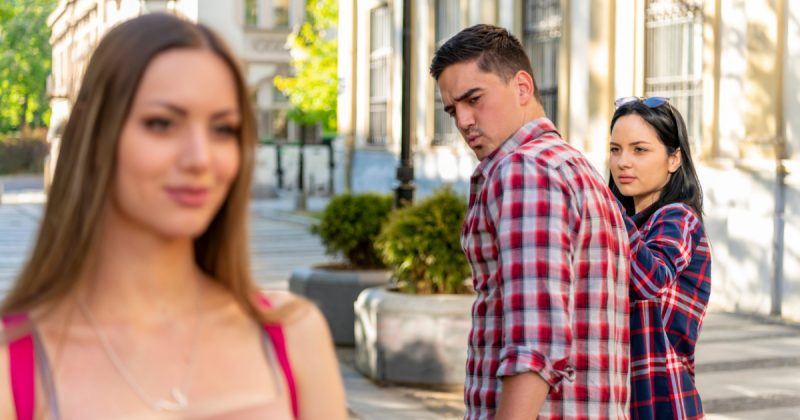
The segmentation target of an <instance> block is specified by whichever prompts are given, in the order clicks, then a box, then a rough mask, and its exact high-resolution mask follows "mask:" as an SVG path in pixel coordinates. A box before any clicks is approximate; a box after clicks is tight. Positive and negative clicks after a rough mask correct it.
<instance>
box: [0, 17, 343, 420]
mask: <svg viewBox="0 0 800 420" xmlns="http://www.w3.org/2000/svg"><path fill="white" fill-rule="evenodd" d="M250 102H251V96H250V93H249V92H248V91H247V89H246V85H245V82H244V79H243V77H242V74H241V72H240V70H239V67H238V65H237V60H236V58H234V57H233V56H232V54H231V53H230V52H229V50H228V49H227V48H226V47H225V46H224V45H223V43H222V42H221V41H220V39H219V38H218V37H217V36H216V35H215V34H214V33H213V32H211V31H210V30H209V29H208V28H206V27H204V26H202V25H196V24H193V23H191V22H188V21H184V20H181V19H178V18H176V17H172V16H169V15H146V16H142V17H138V18H136V19H133V20H130V21H128V22H125V23H123V24H121V25H119V26H118V27H116V28H114V29H113V30H111V31H110V32H109V33H108V34H107V35H106V36H105V38H103V40H102V41H101V42H100V44H99V45H98V47H97V49H96V51H95V53H94V55H93V56H92V59H91V61H90V63H89V65H88V67H87V69H86V73H85V77H84V80H83V84H82V86H81V89H80V92H79V94H78V97H77V100H76V102H75V105H74V108H73V111H72V115H71V116H70V120H69V122H68V124H67V127H66V131H65V133H64V136H63V144H62V148H61V155H60V156H59V160H58V166H57V169H56V173H55V179H54V182H53V185H52V189H51V192H50V197H49V200H48V203H47V206H46V209H45V214H44V220H43V221H42V225H41V230H40V232H39V236H38V239H37V242H36V245H35V247H34V249H33V253H32V255H31V258H30V261H29V262H28V264H27V265H26V266H25V267H24V269H23V270H22V272H21V274H20V276H19V278H18V280H17V282H16V284H15V285H14V288H13V289H12V290H11V291H10V293H9V294H8V295H7V297H6V299H5V301H4V302H3V303H2V308H0V311H1V312H2V315H3V318H2V320H3V326H4V330H3V334H2V338H0V361H2V362H0V418H3V419H19V420H31V419H33V418H50V419H63V420H68V419H81V420H93V419H222V418H235V419H278V420H284V419H285V420H288V419H294V418H297V419H331V420H340V419H345V418H346V409H345V405H344V397H343V390H342V384H341V379H340V376H339V372H338V365H337V362H336V358H335V356H334V352H333V345H332V342H331V339H330V336H329V332H328V330H327V326H326V325H325V321H324V319H323V317H322V316H321V315H320V313H319V311H318V310H317V309H316V308H314V307H313V306H311V305H310V304H306V303H305V302H304V301H301V300H298V299H295V298H292V297H290V296H288V295H279V294H263V293H260V292H259V291H258V290H257V289H256V287H255V286H254V284H253V281H252V279H251V277H250V268H249V261H248V255H249V251H248V239H247V238H248V232H247V214H248V199H249V192H250V179H251V173H252V170H253V153H254V150H253V148H254V139H255V121H254V116H253V110H252V107H251V104H250ZM6 361H10V362H6Z"/></svg>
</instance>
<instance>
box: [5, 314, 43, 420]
mask: <svg viewBox="0 0 800 420" xmlns="http://www.w3.org/2000/svg"><path fill="white" fill-rule="evenodd" d="M27 321H28V315H27V314H18V315H6V316H4V317H3V327H4V328H5V329H6V330H8V329H9V328H12V327H14V326H17V325H20V324H24V323H25V322H27ZM8 361H9V370H8V371H9V374H10V377H11V391H12V393H13V395H14V407H15V408H16V410H17V420H33V413H34V407H35V406H36V400H35V395H36V382H35V376H36V354H35V350H34V347H33V335H32V334H30V333H29V334H27V335H24V336H22V337H20V338H18V339H16V340H15V341H13V342H11V343H9V345H8Z"/></svg>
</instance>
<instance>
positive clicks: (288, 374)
mask: <svg viewBox="0 0 800 420" xmlns="http://www.w3.org/2000/svg"><path fill="white" fill-rule="evenodd" d="M259 301H260V303H261V304H263V305H264V306H266V307H270V306H271V305H270V303H269V301H268V300H267V299H266V297H264V296H263V295H260V297H259ZM27 321H28V315H27V314H16V315H6V316H4V317H2V322H3V326H4V328H5V329H9V328H12V327H14V326H16V325H20V324H24V323H25V322H27ZM264 332H265V333H266V335H267V336H269V338H270V341H271V342H272V347H273V348H274V355H275V358H276V359H277V362H278V364H279V365H280V368H281V370H282V371H283V375H284V377H285V378H286V384H287V386H288V388H289V396H290V398H291V401H292V413H293V414H294V418H295V419H296V418H297V389H296V387H295V383H294V376H293V375H292V368H291V366H290V365H289V357H288V354H287V352H286V341H285V339H284V336H283V329H282V328H281V326H280V325H278V324H274V325H264ZM36 354H37V351H36V346H35V345H34V336H33V333H30V334H27V335H25V336H22V337H20V338H18V339H16V340H15V341H13V342H11V343H9V345H8V356H9V357H8V359H9V376H10V380H11V392H12V395H13V398H14V407H15V408H16V411H17V420H33V419H34V417H33V416H34V409H35V407H36V380H35V377H36ZM43 370H45V371H47V373H46V374H48V375H49V369H43ZM45 382H48V381H45ZM49 391H50V392H53V391H52V390H49ZM52 405H53V404H51V409H53V408H54V407H52ZM54 414H55V417H54V418H56V419H57V418H58V414H57V411H56V412H55V413H54Z"/></svg>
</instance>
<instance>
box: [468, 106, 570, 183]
mask: <svg viewBox="0 0 800 420" xmlns="http://www.w3.org/2000/svg"><path fill="white" fill-rule="evenodd" d="M548 131H553V132H556V133H558V129H556V126H555V125H553V123H552V122H551V121H550V120H549V119H547V118H538V119H535V120H533V121H530V122H528V123H527V124H525V125H523V126H522V128H520V129H519V130H517V132H516V133H514V135H512V136H511V137H509V139H508V140H506V141H505V142H503V144H501V145H500V147H498V148H497V150H495V151H494V152H492V154H490V155H489V156H487V157H486V159H484V160H482V161H481V163H480V164H478V167H477V168H476V169H475V172H474V173H473V174H472V176H473V177H475V176H478V175H482V176H483V177H484V178H487V177H488V176H489V172H491V169H492V168H493V167H494V165H495V163H497V162H499V161H500V160H502V159H503V158H504V157H506V156H508V155H510V154H511V153H512V152H514V150H516V149H517V148H518V147H520V146H522V145H523V144H527V143H530V142H532V141H534V140H536V139H537V138H538V137H539V136H541V135H542V134H544V133H546V132H548Z"/></svg>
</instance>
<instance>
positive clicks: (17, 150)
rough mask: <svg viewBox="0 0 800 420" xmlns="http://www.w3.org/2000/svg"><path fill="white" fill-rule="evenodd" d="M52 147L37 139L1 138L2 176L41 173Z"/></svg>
mask: <svg viewBox="0 0 800 420" xmlns="http://www.w3.org/2000/svg"><path fill="white" fill-rule="evenodd" d="M49 153H50V145H49V144H47V142H46V141H44V140H42V139H37V138H21V139H18V138H7V139H2V138H0V174H4V175H5V174H17V173H24V172H28V173H41V172H43V171H44V158H45V156H47V155H48V154H49Z"/></svg>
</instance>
